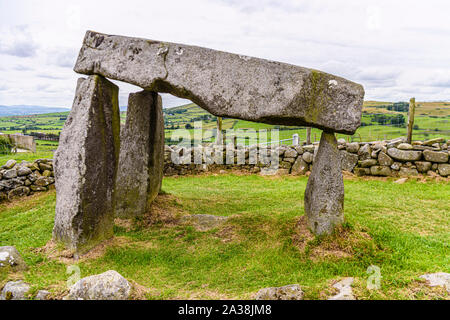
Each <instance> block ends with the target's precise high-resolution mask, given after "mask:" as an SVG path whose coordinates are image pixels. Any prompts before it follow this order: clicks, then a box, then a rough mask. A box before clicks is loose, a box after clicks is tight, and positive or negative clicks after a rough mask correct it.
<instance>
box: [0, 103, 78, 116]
mask: <svg viewBox="0 0 450 320" xmlns="http://www.w3.org/2000/svg"><path fill="white" fill-rule="evenodd" d="M65 111H69V108H56V107H44V106H24V105H17V106H0V117H8V116H25V115H31V114H44V113H54V112H65Z"/></svg>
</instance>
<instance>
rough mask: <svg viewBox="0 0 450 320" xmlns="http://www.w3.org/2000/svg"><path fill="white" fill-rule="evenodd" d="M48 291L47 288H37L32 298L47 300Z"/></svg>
mask: <svg viewBox="0 0 450 320" xmlns="http://www.w3.org/2000/svg"><path fill="white" fill-rule="evenodd" d="M49 295H50V292H49V291H47V290H39V291H38V293H37V294H36V297H35V298H34V300H47V298H48V296H49Z"/></svg>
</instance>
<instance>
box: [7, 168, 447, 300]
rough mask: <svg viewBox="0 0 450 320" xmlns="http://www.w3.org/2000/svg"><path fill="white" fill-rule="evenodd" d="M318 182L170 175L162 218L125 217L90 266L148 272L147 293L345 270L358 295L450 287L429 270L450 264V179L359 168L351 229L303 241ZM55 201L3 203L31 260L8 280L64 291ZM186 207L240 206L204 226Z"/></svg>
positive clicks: (212, 290)
mask: <svg viewBox="0 0 450 320" xmlns="http://www.w3.org/2000/svg"><path fill="white" fill-rule="evenodd" d="M306 183H307V178H306V177H261V176H256V175H244V176H239V175H233V174H227V175H220V176H215V175H205V176H191V177H179V178H165V179H164V182H163V190H164V193H163V194H162V195H160V196H159V197H158V199H157V201H156V203H155V204H154V206H153V208H152V212H153V213H152V215H151V216H150V218H149V217H146V218H145V219H141V220H139V221H133V222H126V221H119V220H118V221H117V223H116V227H115V234H116V236H115V238H114V239H113V240H112V241H110V243H109V246H107V247H105V248H100V249H99V250H97V252H95V253H93V254H91V255H90V256H88V257H86V258H83V259H81V260H80V261H79V262H78V266H79V267H80V269H81V276H82V277H83V276H88V275H91V274H98V273H101V272H104V271H107V270H110V269H114V270H117V271H118V272H119V273H121V274H122V275H123V276H124V277H126V278H127V279H129V280H132V281H133V282H134V283H137V284H139V288H141V290H140V293H139V295H138V294H137V293H136V296H135V297H139V298H145V299H179V298H186V299H194V298H195V299H229V298H234V299H251V298H252V297H253V295H254V294H255V293H256V292H257V291H258V289H260V288H263V287H267V286H282V285H287V284H292V283H299V284H300V285H301V286H302V288H303V289H304V291H305V298H306V299H323V298H326V297H327V296H329V295H330V294H332V293H333V292H332V291H331V290H330V289H329V288H330V284H331V283H332V282H333V281H335V280H337V279H340V278H342V277H347V276H352V277H355V278H356V280H355V284H354V292H355V294H356V295H357V297H358V299H449V295H448V294H447V293H446V291H445V290H444V289H442V290H441V289H439V288H435V289H430V288H428V287H427V286H426V285H425V284H424V283H423V281H420V280H419V278H418V276H420V275H421V274H424V273H429V272H439V271H441V272H450V260H449V258H450V255H449V243H450V226H449V222H448V221H449V218H450V201H449V199H450V188H448V182H445V181H444V182H427V183H421V182H418V181H408V182H407V183H405V184H403V185H398V184H394V183H393V182H392V181H391V180H387V181H386V180H381V179H366V180H363V179H356V178H352V179H347V180H345V187H346V199H345V215H346V224H345V227H344V228H343V229H342V230H341V232H342V233H341V234H340V235H334V236H330V237H325V238H310V239H307V240H306V241H304V243H303V246H299V244H298V238H299V237H300V238H301V237H303V233H304V231H302V229H299V227H298V225H297V224H298V222H299V216H302V215H304V209H303V193H304V190H305V187H306ZM54 206H55V193H54V191H52V192H49V193H45V194H40V195H35V196H32V197H30V198H27V199H26V200H23V201H21V202H16V203H11V204H2V205H0V244H1V245H15V246H16V247H17V249H18V250H19V251H20V252H21V253H22V255H23V256H24V258H25V260H26V262H27V263H28V265H29V266H30V270H29V271H27V272H24V273H19V274H5V273H3V274H0V286H1V283H4V282H6V281H7V280H11V279H17V278H23V279H24V280H26V281H27V282H29V283H31V284H32V287H33V292H36V291H37V290H38V289H49V290H50V291H51V292H52V294H53V296H58V297H60V296H61V295H62V294H64V291H65V290H66V280H67V279H68V277H69V275H67V274H66V268H67V266H68V265H70V264H73V263H74V262H71V261H70V259H64V258H61V257H59V258H55V257H54V254H51V253H50V251H49V249H48V247H49V246H48V245H47V246H46V244H47V243H48V241H49V240H50V239H51V231H52V225H53V218H54ZM183 214H213V215H222V216H228V217H230V218H229V220H228V221H227V222H226V223H225V224H224V225H223V226H222V227H219V228H216V229H214V230H211V231H207V232H200V231H197V230H196V229H195V228H194V227H192V226H187V225H180V224H177V223H176V217H177V216H179V215H183ZM44 246H46V247H44ZM43 248H46V249H43ZM370 265H377V266H378V267H380V268H381V273H382V276H383V278H382V282H381V289H380V290H372V291H369V290H368V289H366V281H367V278H368V276H369V275H368V274H367V273H366V270H367V268H368V267H369V266H370ZM144 288H145V289H144Z"/></svg>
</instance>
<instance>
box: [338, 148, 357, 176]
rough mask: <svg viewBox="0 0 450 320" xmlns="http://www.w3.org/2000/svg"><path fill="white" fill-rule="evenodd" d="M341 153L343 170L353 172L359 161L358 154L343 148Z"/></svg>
mask: <svg viewBox="0 0 450 320" xmlns="http://www.w3.org/2000/svg"><path fill="white" fill-rule="evenodd" d="M339 154H340V155H341V165H342V170H344V171H348V172H353V169H354V168H355V166H356V164H357V163H358V155H357V154H353V153H350V152H347V151H344V150H341V151H340V152H339Z"/></svg>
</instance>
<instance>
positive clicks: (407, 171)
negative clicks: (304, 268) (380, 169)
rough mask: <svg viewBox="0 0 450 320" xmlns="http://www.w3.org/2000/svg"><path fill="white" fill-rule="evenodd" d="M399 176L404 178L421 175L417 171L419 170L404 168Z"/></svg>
mask: <svg viewBox="0 0 450 320" xmlns="http://www.w3.org/2000/svg"><path fill="white" fill-rule="evenodd" d="M398 174H399V175H400V176H402V177H403V176H417V175H419V172H418V171H417V169H413V168H405V167H402V168H400V171H399V172H398Z"/></svg>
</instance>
